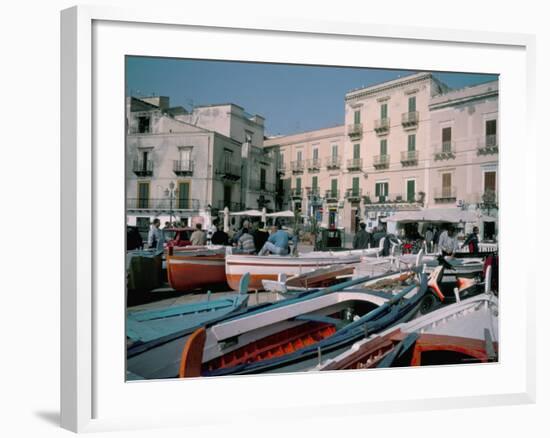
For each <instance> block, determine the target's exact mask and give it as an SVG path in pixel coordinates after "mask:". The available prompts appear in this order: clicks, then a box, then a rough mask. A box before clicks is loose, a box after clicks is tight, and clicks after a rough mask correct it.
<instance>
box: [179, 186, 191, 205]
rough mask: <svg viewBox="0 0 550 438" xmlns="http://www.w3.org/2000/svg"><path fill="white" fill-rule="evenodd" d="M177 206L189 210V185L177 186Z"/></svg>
mask: <svg viewBox="0 0 550 438" xmlns="http://www.w3.org/2000/svg"><path fill="white" fill-rule="evenodd" d="M178 206H179V208H189V183H183V182H182V183H179V184H178Z"/></svg>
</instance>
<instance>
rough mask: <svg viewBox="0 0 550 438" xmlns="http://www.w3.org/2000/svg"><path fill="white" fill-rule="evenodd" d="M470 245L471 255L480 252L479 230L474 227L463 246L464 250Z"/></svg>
mask: <svg viewBox="0 0 550 438" xmlns="http://www.w3.org/2000/svg"><path fill="white" fill-rule="evenodd" d="M466 245H468V250H469V252H470V253H473V254H477V253H478V252H479V228H478V227H474V229H473V231H472V233H471V234H469V235H468V237H466V240H465V241H464V243H463V244H462V248H464V247H465V246H466Z"/></svg>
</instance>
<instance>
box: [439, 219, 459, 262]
mask: <svg viewBox="0 0 550 438" xmlns="http://www.w3.org/2000/svg"><path fill="white" fill-rule="evenodd" d="M437 246H438V247H439V251H441V254H442V255H444V256H454V253H455V252H456V250H457V249H458V242H457V241H456V237H455V227H453V226H452V225H451V226H450V227H449V228H448V229H447V230H443V231H442V232H441V234H440V235H439V242H438V245H437Z"/></svg>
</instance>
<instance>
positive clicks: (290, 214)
mask: <svg viewBox="0 0 550 438" xmlns="http://www.w3.org/2000/svg"><path fill="white" fill-rule="evenodd" d="M266 216H267V217H294V212H293V211H290V210H286V211H278V212H276V213H268V214H267V215H266Z"/></svg>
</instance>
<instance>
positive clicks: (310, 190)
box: [306, 187, 321, 196]
mask: <svg viewBox="0 0 550 438" xmlns="http://www.w3.org/2000/svg"><path fill="white" fill-rule="evenodd" d="M306 190H307V195H308V196H319V195H320V194H321V191H320V190H319V187H307V189H306Z"/></svg>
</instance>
